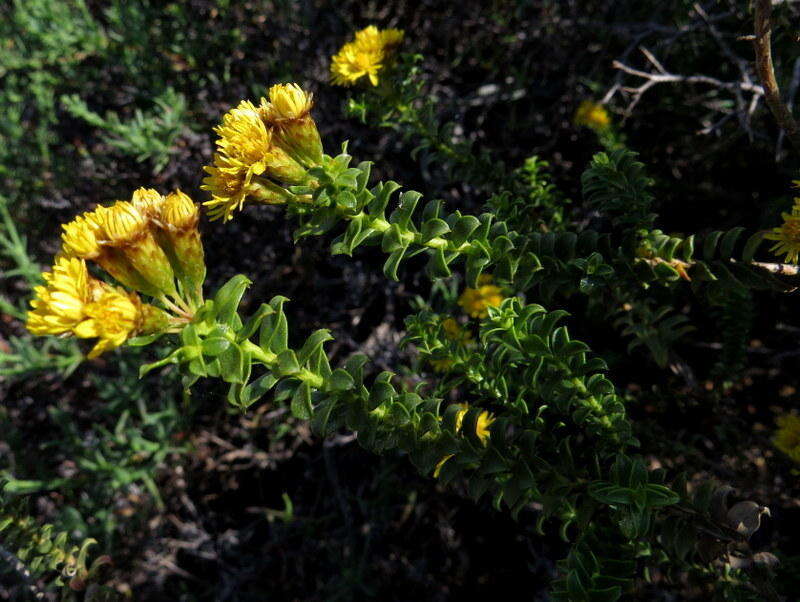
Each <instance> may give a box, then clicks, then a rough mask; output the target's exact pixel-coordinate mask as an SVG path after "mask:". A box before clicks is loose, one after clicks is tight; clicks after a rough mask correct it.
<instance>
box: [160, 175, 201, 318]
mask: <svg viewBox="0 0 800 602" xmlns="http://www.w3.org/2000/svg"><path fill="white" fill-rule="evenodd" d="M159 218H160V219H159V222H158V223H159V225H160V227H161V228H162V231H160V232H159V233H158V236H157V238H158V242H159V244H160V245H161V248H163V249H164V251H165V252H166V254H167V257H168V258H169V261H170V263H171V264H172V266H173V268H174V270H175V274H176V276H177V277H178V279H179V280H180V282H181V285H182V290H183V292H184V293H185V294H188V295H189V296H191V297H192V298H193V300H194V301H195V302H196V304H197V305H202V303H203V282H204V281H205V278H206V264H205V259H204V252H203V243H202V242H201V240H200V231H199V230H198V228H197V224H198V222H199V221H200V212H199V211H198V209H197V205H196V204H195V203H194V201H193V200H192V199H191V198H189V196H188V195H186V194H184V193H183V192H181V191H180V190H176V191H175V192H171V193H170V194H168V195H167V197H166V198H165V199H164V202H163V204H162V206H161V212H160V214H159Z"/></svg>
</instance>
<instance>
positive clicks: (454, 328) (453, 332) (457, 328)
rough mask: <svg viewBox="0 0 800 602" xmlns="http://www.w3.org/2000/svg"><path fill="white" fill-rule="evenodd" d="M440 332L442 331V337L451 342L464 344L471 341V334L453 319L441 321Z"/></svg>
mask: <svg viewBox="0 0 800 602" xmlns="http://www.w3.org/2000/svg"><path fill="white" fill-rule="evenodd" d="M442 330H444V336H445V337H446V338H448V339H450V340H451V341H457V342H459V343H466V342H468V341H470V340H471V339H472V333H471V332H470V331H469V330H467V329H466V328H464V327H463V326H461V325H460V324H459V323H458V322H456V320H455V318H445V319H444V320H442Z"/></svg>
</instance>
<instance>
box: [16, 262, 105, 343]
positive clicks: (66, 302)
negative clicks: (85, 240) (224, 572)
mask: <svg viewBox="0 0 800 602" xmlns="http://www.w3.org/2000/svg"><path fill="white" fill-rule="evenodd" d="M42 278H43V279H44V281H45V284H44V285H43V286H37V287H35V288H34V289H33V292H34V298H33V300H32V301H31V310H30V311H29V312H28V316H27V320H26V327H27V328H28V331H29V332H30V333H31V334H34V335H48V334H64V333H67V332H71V331H72V329H73V328H75V326H77V325H78V324H79V323H80V322H81V320H83V319H84V317H85V307H86V304H87V303H88V302H89V301H90V300H91V288H90V285H89V272H88V270H87V269H86V263H85V262H84V261H83V260H82V259H78V258H76V257H65V256H62V257H59V258H58V259H56V263H55V265H54V266H53V269H52V271H50V272H44V273H43V274H42Z"/></svg>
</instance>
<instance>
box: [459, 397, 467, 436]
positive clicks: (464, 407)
mask: <svg viewBox="0 0 800 602" xmlns="http://www.w3.org/2000/svg"><path fill="white" fill-rule="evenodd" d="M456 405H458V407H459V408H461V409H460V410H458V413H457V414H456V432H457V433H458V432H459V431H461V427H462V426H463V424H464V416H465V415H466V413H467V411H468V410H469V404H468V403H459V404H456Z"/></svg>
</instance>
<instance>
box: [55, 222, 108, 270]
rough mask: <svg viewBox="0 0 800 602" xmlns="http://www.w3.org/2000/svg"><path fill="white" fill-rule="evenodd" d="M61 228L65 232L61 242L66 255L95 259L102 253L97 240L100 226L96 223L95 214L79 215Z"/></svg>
mask: <svg viewBox="0 0 800 602" xmlns="http://www.w3.org/2000/svg"><path fill="white" fill-rule="evenodd" d="M61 227H62V228H63V230H64V233H63V234H62V235H61V240H62V241H63V252H64V254H65V255H68V256H70V257H79V258H81V259H95V258H97V257H98V256H99V255H100V253H101V252H102V248H101V246H100V243H99V241H98V240H97V235H98V230H99V226H98V225H97V222H95V221H94V219H93V214H91V213H87V214H85V215H79V216H78V217H76V218H75V219H74V220H72V221H71V222H70V223H68V224H64V225H62V226H61Z"/></svg>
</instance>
